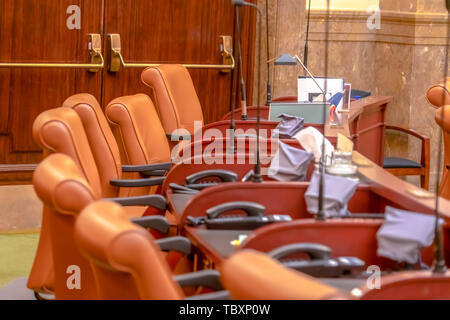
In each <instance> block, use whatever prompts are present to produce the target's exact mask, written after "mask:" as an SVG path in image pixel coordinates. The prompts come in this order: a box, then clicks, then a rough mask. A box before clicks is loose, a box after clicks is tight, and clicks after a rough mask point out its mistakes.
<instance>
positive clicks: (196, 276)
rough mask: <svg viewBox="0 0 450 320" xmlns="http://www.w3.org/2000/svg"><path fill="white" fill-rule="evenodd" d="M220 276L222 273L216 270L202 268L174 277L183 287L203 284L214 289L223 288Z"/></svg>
mask: <svg viewBox="0 0 450 320" xmlns="http://www.w3.org/2000/svg"><path fill="white" fill-rule="evenodd" d="M219 278H220V273H219V272H218V271H216V270H202V271H198V272H191V273H185V274H182V275H177V276H174V277H173V279H174V280H175V281H176V282H178V284H179V285H180V286H181V287H189V286H203V287H206V288H210V289H213V290H222V289H223V287H222V284H221V283H220V280H219Z"/></svg>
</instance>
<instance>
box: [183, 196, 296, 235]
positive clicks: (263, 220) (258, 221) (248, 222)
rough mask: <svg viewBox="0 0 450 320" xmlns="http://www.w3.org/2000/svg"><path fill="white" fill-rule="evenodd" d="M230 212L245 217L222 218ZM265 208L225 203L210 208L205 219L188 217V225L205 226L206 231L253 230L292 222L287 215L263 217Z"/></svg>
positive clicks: (240, 203) (252, 204)
mask: <svg viewBox="0 0 450 320" xmlns="http://www.w3.org/2000/svg"><path fill="white" fill-rule="evenodd" d="M230 211H243V212H244V213H245V214H246V215H245V216H242V215H239V216H238V215H235V216H230V215H228V216H223V217H222V215H224V214H226V213H227V212H230ZM265 212H266V208H265V207H264V206H263V205H260V204H259V203H255V202H247V201H235V202H227V203H223V204H220V205H218V206H215V207H213V208H210V209H208V210H207V211H206V217H198V218H195V217H188V218H187V223H188V224H190V225H201V224H205V225H206V227H207V228H208V229H216V230H254V229H257V228H259V227H262V226H265V225H268V224H271V223H274V222H286V221H292V218H291V217H290V216H288V215H265Z"/></svg>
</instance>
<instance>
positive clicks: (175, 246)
mask: <svg viewBox="0 0 450 320" xmlns="http://www.w3.org/2000/svg"><path fill="white" fill-rule="evenodd" d="M167 231H169V223H167ZM155 243H156V244H157V245H158V246H159V248H160V249H161V251H176V252H179V253H182V254H190V253H191V251H192V245H191V241H190V240H189V239H188V238H185V237H170V238H165V239H158V240H155Z"/></svg>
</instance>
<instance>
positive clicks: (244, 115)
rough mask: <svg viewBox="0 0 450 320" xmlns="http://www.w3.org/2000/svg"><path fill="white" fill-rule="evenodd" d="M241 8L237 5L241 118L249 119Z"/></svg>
mask: <svg viewBox="0 0 450 320" xmlns="http://www.w3.org/2000/svg"><path fill="white" fill-rule="evenodd" d="M240 19H241V18H240V14H239V8H238V7H237V6H236V38H237V50H238V60H239V75H240V78H241V108H242V112H241V119H242V120H247V89H246V86H245V80H244V63H243V61H242V51H241V21H240Z"/></svg>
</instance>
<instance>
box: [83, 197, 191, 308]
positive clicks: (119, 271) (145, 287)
mask: <svg viewBox="0 0 450 320" xmlns="http://www.w3.org/2000/svg"><path fill="white" fill-rule="evenodd" d="M75 241H76V243H77V245H78V247H79V248H80V250H81V251H82V252H83V253H84V254H85V256H87V257H88V258H89V260H90V261H91V262H92V264H93V268H94V270H95V276H96V280H97V284H98V288H99V294H100V298H101V299H108V300H110V299H111V300H114V299H144V300H147V299H150V300H159V299H167V300H173V299H182V298H183V294H182V291H181V289H180V287H179V286H178V285H177V284H176V283H175V282H174V280H173V279H172V274H171V271H170V269H169V266H168V265H167V262H166V261H165V260H164V258H163V256H162V253H161V251H160V250H159V248H158V247H157V246H156V244H155V243H154V239H153V238H152V236H151V235H150V234H149V233H148V232H147V231H146V230H145V229H143V228H141V227H139V226H137V225H134V224H133V223H131V222H130V221H129V220H128V219H127V218H126V217H125V215H124V210H123V208H122V207H121V206H119V205H117V204H115V203H112V202H105V201H99V202H95V203H93V204H91V205H89V206H88V207H87V208H85V209H84V210H83V211H82V213H81V214H80V216H79V217H78V219H77V221H76V224H75Z"/></svg>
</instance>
